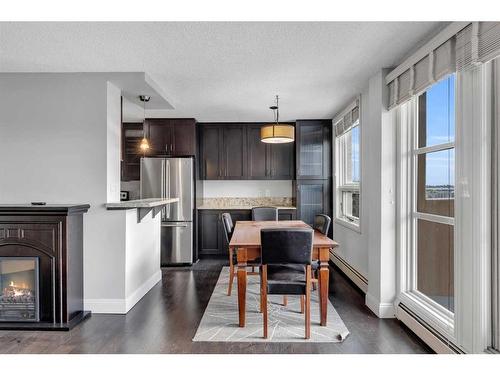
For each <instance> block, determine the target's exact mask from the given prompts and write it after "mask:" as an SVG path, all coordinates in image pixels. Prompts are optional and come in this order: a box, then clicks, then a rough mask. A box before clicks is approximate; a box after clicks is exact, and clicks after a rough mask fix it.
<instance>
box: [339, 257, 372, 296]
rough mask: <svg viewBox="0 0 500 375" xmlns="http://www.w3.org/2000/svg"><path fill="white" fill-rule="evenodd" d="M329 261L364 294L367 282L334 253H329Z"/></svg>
mask: <svg viewBox="0 0 500 375" xmlns="http://www.w3.org/2000/svg"><path fill="white" fill-rule="evenodd" d="M330 260H331V261H332V262H333V264H335V265H336V266H337V267H338V268H340V270H341V271H342V272H343V273H344V274H345V275H346V276H347V277H348V278H349V279H350V280H351V281H352V282H353V283H354V284H356V286H357V287H358V288H359V289H361V290H362V291H363V292H364V293H365V294H366V292H367V291H368V280H367V279H366V278H365V277H364V276H363V275H361V273H359V272H358V271H357V270H356V269H355V268H354V267H352V266H351V265H350V264H349V263H348V262H346V261H345V260H344V259H342V258H341V257H340V256H338V255H337V254H335V253H332V252H331V251H330Z"/></svg>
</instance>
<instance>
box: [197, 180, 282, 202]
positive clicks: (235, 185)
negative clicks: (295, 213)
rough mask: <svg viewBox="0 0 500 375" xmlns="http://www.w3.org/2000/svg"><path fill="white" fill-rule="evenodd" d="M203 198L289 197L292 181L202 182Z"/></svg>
mask: <svg viewBox="0 0 500 375" xmlns="http://www.w3.org/2000/svg"><path fill="white" fill-rule="evenodd" d="M203 189H204V192H203V197H204V198H220V197H228V198H260V197H291V196H292V181H285V180H282V181H248V180H245V181H235V180H232V181H207V180H205V181H203Z"/></svg>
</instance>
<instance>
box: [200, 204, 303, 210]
mask: <svg viewBox="0 0 500 375" xmlns="http://www.w3.org/2000/svg"><path fill="white" fill-rule="evenodd" d="M253 207H257V206H256V205H255V206H249V205H243V206H240V205H238V206H229V205H228V206H226V205H211V204H203V205H201V206H199V207H198V210H251V209H252V208H253ZM272 207H276V208H277V209H278V210H296V209H297V207H295V206H272Z"/></svg>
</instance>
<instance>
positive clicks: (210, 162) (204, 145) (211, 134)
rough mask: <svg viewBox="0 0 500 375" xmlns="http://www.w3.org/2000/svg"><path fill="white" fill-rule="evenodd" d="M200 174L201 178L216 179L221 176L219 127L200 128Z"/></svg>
mask: <svg viewBox="0 0 500 375" xmlns="http://www.w3.org/2000/svg"><path fill="white" fill-rule="evenodd" d="M200 139H201V142H200V154H201V162H200V168H201V170H200V175H201V179H202V180H218V179H220V178H221V177H222V173H221V171H222V167H221V154H222V152H221V150H222V147H221V146H222V137H221V134H220V127H218V126H203V127H201V130H200Z"/></svg>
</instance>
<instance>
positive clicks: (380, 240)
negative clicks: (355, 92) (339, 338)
mask: <svg viewBox="0 0 500 375" xmlns="http://www.w3.org/2000/svg"><path fill="white" fill-rule="evenodd" d="M386 73H387V70H381V71H379V72H378V73H377V74H375V75H374V76H373V77H372V78H371V79H370V80H369V82H368V84H367V87H366V88H365V89H364V90H363V91H362V93H361V207H360V210H361V212H360V215H361V218H360V230H359V231H356V230H353V229H351V228H348V227H345V226H342V225H341V224H339V223H335V222H334V224H333V235H334V238H335V240H336V241H337V242H338V243H339V244H340V246H339V248H338V249H336V250H335V253H336V254H337V255H338V256H339V257H341V258H342V259H343V260H344V261H345V262H347V263H348V264H349V266H350V267H352V268H354V269H355V270H356V271H358V272H359V273H360V274H361V275H362V276H364V277H365V278H366V279H368V288H367V289H368V290H367V294H366V304H367V306H368V307H369V308H370V309H371V310H372V311H373V312H375V314H376V315H377V316H379V317H392V316H393V315H394V308H393V301H394V298H395V296H396V202H395V199H396V198H395V194H396V192H395V189H396V138H395V135H396V129H395V122H394V121H393V119H392V114H391V113H390V112H388V111H387V110H386V108H387V106H386V98H387V97H388V96H387V95H388V94H387V87H386V85H385V83H384V77H385V74H386ZM346 104H347V103H346ZM334 155H335V153H334ZM334 165H335V164H334ZM335 198H336V196H335V194H334V199H335ZM334 207H335V205H334Z"/></svg>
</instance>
